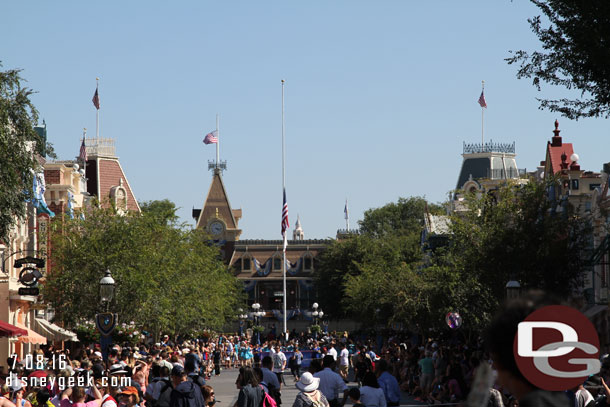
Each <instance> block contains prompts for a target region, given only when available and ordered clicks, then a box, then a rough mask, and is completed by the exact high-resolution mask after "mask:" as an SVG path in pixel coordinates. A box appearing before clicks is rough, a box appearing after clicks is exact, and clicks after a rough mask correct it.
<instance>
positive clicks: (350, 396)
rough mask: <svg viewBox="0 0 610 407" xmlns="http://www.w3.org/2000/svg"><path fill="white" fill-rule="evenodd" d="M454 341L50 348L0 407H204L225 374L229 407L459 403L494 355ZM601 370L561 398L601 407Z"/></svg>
mask: <svg viewBox="0 0 610 407" xmlns="http://www.w3.org/2000/svg"><path fill="white" fill-rule="evenodd" d="M458 338H459V336H458V335H455V334H454V335H446V336H445V338H436V339H432V338H426V339H425V340H422V339H421V337H419V336H417V335H411V334H409V335H407V334H399V333H389V334H387V335H386V336H384V337H381V336H376V337H374V338H368V339H367V338H366V337H363V336H362V337H361V336H356V337H351V336H350V335H348V334H347V333H346V332H341V333H332V334H328V333H326V334H322V335H321V337H320V338H319V339H318V338H315V337H312V336H308V335H306V334H296V333H295V332H293V333H292V334H291V335H290V336H289V338H288V339H287V340H284V339H283V338H280V339H277V338H276V339H273V338H265V340H264V342H263V343H261V344H258V343H257V342H258V341H257V340H256V339H255V338H246V337H245V336H243V335H242V336H240V335H216V336H214V337H212V338H202V339H194V340H192V339H191V340H185V341H172V340H170V338H168V337H164V338H163V339H162V341H161V342H159V343H150V344H140V345H139V346H124V347H121V346H119V345H114V346H113V347H112V348H111V349H109V351H108V354H107V355H102V353H101V352H100V350H99V347H96V346H97V345H92V346H89V347H85V348H78V349H75V350H73V353H72V354H71V353H70V352H69V351H68V350H56V349H53V347H52V346H49V347H43V348H42V349H39V350H37V351H36V352H35V354H34V355H30V356H29V357H31V358H32V360H33V361H36V363H32V361H29V363H28V360H18V359H15V358H10V359H9V360H8V361H7V362H8V366H9V371H8V372H1V375H0V376H2V381H3V383H2V388H1V392H2V397H1V398H0V407H16V406H17V407H43V406H44V407H206V406H207V407H212V406H213V405H214V404H215V393H214V389H213V387H211V386H210V385H209V383H208V382H210V380H211V379H212V378H213V377H215V376H219V375H220V374H221V372H222V371H223V370H227V369H239V374H238V377H237V380H236V383H235V385H236V388H237V391H238V393H237V402H236V405H235V406H227V407H278V406H281V405H286V406H292V407H341V406H343V405H344V404H346V403H349V404H353V405H355V406H358V407H359V406H365V407H392V406H398V405H400V404H401V400H402V401H403V404H404V400H405V398H408V400H410V401H413V402H421V403H425V404H431V405H435V404H460V403H462V402H464V401H465V400H466V397H467V395H468V394H469V392H470V390H471V388H472V386H473V381H474V380H475V377H476V373H477V369H479V367H480V365H481V364H487V365H488V366H489V365H491V363H492V360H493V357H492V356H493V355H492V354H490V353H489V350H487V349H486V348H484V347H483V340H482V339H480V338H479V339H477V340H475V341H465V340H464V339H463V338H462V339H458ZM104 356H106V358H104ZM41 361H44V363H40V362H41ZM58 361H64V364H63V365H62V364H61V363H58ZM609 362H610V361H609ZM603 366H604V367H603V369H602V372H601V373H600V374H599V375H597V376H593V377H590V378H589V380H588V381H587V383H583V385H581V386H579V387H578V388H575V389H573V390H572V391H571V392H568V394H569V395H570V397H572V400H573V402H574V404H573V405H574V406H577V407H590V406H591V405H596V406H605V405H606V397H608V399H610V389H609V388H608V386H607V385H606V382H605V380H607V379H608V375H610V363H608V364H604V365H603ZM287 376H288V377H287ZM212 384H213V379H212ZM287 385H290V386H295V385H296V387H297V388H298V390H299V391H300V392H299V394H298V395H297V397H296V398H295V399H294V400H282V390H283V389H285V386H287ZM511 391H513V390H512V389H510V388H507V387H502V383H500V384H499V385H496V386H494V387H492V388H490V389H489V395H488V396H489V405H490V406H494V407H504V406H516V405H519V404H518V401H517V399H516V398H514V395H512V394H511ZM592 402H593V403H595V404H590V403H592Z"/></svg>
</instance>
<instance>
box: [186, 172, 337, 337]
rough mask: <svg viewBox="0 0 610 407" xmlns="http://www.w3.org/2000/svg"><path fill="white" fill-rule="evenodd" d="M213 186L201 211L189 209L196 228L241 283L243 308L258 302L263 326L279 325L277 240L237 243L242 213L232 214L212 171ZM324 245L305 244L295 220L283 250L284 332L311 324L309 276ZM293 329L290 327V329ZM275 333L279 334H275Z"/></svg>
mask: <svg viewBox="0 0 610 407" xmlns="http://www.w3.org/2000/svg"><path fill="white" fill-rule="evenodd" d="M213 170H214V173H213V176H212V183H211V185H210V189H209V190H208V195H207V197H206V200H205V202H204V204H203V207H202V209H193V218H194V219H195V221H196V228H198V229H203V230H205V231H206V232H207V233H209V234H210V235H211V238H212V240H213V241H214V242H215V243H216V244H217V245H219V246H220V248H221V251H222V253H223V258H224V260H225V262H226V263H227V264H228V265H229V266H230V268H231V270H232V272H233V273H234V275H235V276H236V277H237V278H238V279H239V280H241V281H243V283H244V288H245V290H246V293H247V295H248V305H249V306H250V305H252V304H254V303H259V304H260V305H261V309H263V310H264V311H265V312H266V314H265V318H264V321H263V322H265V323H266V324H267V325H268V326H269V325H270V324H272V323H279V322H280V321H282V320H283V295H284V293H283V273H282V246H283V242H282V241H281V240H265V239H251V240H240V239H239V237H240V235H241V232H242V231H241V229H239V225H238V223H239V220H240V219H241V217H242V210H241V209H233V208H232V207H231V204H230V203H229V198H228V195H227V191H226V189H225V185H224V182H223V180H222V173H221V169H220V168H213ZM328 243H329V240H320V239H309V240H307V239H305V234H304V231H303V228H302V226H301V222H300V220H297V222H296V225H295V228H294V230H293V239H292V240H289V241H288V246H287V250H286V261H287V262H286V263H287V264H286V294H287V297H286V302H287V318H288V319H289V320H290V323H289V328H290V329H292V327H294V326H295V321H300V322H297V325H299V327H300V329H302V328H303V326H305V325H307V324H308V322H307V323H305V322H303V320H305V319H311V315H310V308H311V305H312V304H313V303H314V302H315V301H316V298H315V289H314V285H313V272H314V270H315V267H316V257H317V256H318V254H319V253H321V252H322V251H323V250H324V249H325V247H326V246H327V245H328ZM291 324H292V327H291V326H290V325H291ZM278 332H279V331H278Z"/></svg>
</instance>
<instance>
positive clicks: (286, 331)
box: [282, 79, 288, 340]
mask: <svg viewBox="0 0 610 407" xmlns="http://www.w3.org/2000/svg"><path fill="white" fill-rule="evenodd" d="M284 132H285V127H284V80H283V79H282V193H284V191H286V169H285V161H286V152H285V147H284ZM286 233H288V230H285V231H284V236H283V237H284V242H286ZM283 248H284V250H283V251H282V276H283V283H284V337H285V339H286V340H288V322H287V321H288V318H287V315H286V245H285V244H284V246H283Z"/></svg>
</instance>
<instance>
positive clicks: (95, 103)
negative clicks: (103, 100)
mask: <svg viewBox="0 0 610 407" xmlns="http://www.w3.org/2000/svg"><path fill="white" fill-rule="evenodd" d="M91 101H92V102H93V106H95V108H96V109H97V110H100V94H99V93H98V91H97V87H96V88H95V93H94V94H93V99H91Z"/></svg>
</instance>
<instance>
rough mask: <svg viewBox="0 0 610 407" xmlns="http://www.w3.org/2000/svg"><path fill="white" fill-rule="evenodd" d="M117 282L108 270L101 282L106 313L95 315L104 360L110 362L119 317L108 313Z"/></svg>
mask: <svg viewBox="0 0 610 407" xmlns="http://www.w3.org/2000/svg"><path fill="white" fill-rule="evenodd" d="M114 290H115V282H114V278H112V275H111V274H110V270H108V269H106V271H105V273H104V277H102V279H101V280H100V303H101V305H102V307H103V308H104V310H105V312H101V313H99V314H95V324H96V326H97V329H98V330H99V331H100V345H101V350H102V356H103V358H104V360H108V349H109V348H110V346H111V345H112V336H111V334H112V331H114V328H115V327H116V324H117V322H118V315H117V314H113V313H111V312H108V308H109V307H110V302H111V301H112V297H114Z"/></svg>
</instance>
